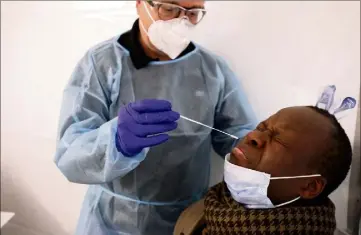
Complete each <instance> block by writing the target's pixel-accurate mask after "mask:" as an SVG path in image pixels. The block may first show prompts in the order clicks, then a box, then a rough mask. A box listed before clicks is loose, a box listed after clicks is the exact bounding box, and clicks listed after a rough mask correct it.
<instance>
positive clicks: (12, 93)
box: [1, 1, 360, 235]
mask: <svg viewBox="0 0 361 235" xmlns="http://www.w3.org/2000/svg"><path fill="white" fill-rule="evenodd" d="M134 5H135V3H134V2H121V1H118V2H105V1H102V2H49V1H44V2H10V1H7V2H1V114H2V115H1V137H2V138H1V188H2V190H1V210H8V211H15V212H16V215H15V218H14V219H13V220H12V221H11V223H10V224H9V225H7V226H6V227H5V228H4V230H3V231H2V232H3V234H4V235H7V234H11V235H18V234H29V235H33V234H56V235H65V234H72V233H73V231H74V228H75V225H76V220H77V217H78V214H79V210H80V206H81V201H82V198H83V195H84V192H85V187H84V186H81V185H73V184H70V183H68V182H67V181H66V180H65V178H64V177H63V176H62V175H61V173H60V172H59V171H58V170H57V169H56V167H55V165H54V164H53V155H54V149H55V137H56V129H57V118H58V114H59V109H60V102H61V95H62V89H63V87H64V85H65V83H66V82H67V80H68V78H69V75H70V73H71V71H72V69H73V67H74V66H75V63H76V62H77V61H78V59H79V58H80V57H81V56H82V55H83V53H84V52H85V51H86V49H88V48H89V47H90V46H92V45H94V44H96V43H97V42H100V41H102V40H105V39H107V38H109V37H111V36H114V35H116V34H119V33H121V32H123V31H125V30H127V29H128V28H130V27H131V25H132V22H133V20H134V19H135V17H136V15H135V14H136V11H135V8H134ZM207 7H208V9H209V12H208V14H207V17H206V18H205V20H204V22H203V23H202V24H201V25H200V26H199V31H198V32H197V35H196V36H195V38H196V39H197V41H198V42H200V43H201V44H203V45H204V46H207V47H208V48H209V49H212V50H214V51H216V52H218V54H221V55H223V56H225V57H226V58H227V59H228V61H229V62H230V64H231V66H232V67H233V68H234V69H235V71H236V72H237V73H238V74H239V75H240V76H241V77H242V83H243V84H244V86H245V88H246V90H247V93H248V94H249V97H250V101H251V103H252V104H253V106H254V108H255V110H256V112H257V115H258V116H259V118H260V119H263V118H265V117H267V116H268V115H269V114H271V113H273V112H275V111H277V110H278V109H279V108H282V107H285V106H289V105H299V104H314V103H315V101H316V99H317V97H318V92H319V89H320V87H321V86H324V85H327V84H336V85H337V88H338V92H337V95H338V96H339V97H340V98H343V97H344V96H346V95H347V96H354V97H359V96H358V94H359V85H360V84H359V83H360V45H359V44H360V3H359V2H346V1H343V2H333V1H329V2H293V1H292V2H291V1H290V2H258V1H257V2H244V1H240V2H236V1H235V2H223V1H222V2H208V3H207ZM225 42H226V43H225ZM355 119H356V112H351V114H350V115H349V116H347V117H346V118H344V119H343V120H342V124H343V125H344V127H345V129H346V130H347V133H348V134H349V136H350V138H351V139H352V140H353V137H354V133H355V125H354V124H355ZM213 160H214V162H215V164H216V165H218V167H215V168H213V171H212V172H213V174H212V183H215V182H217V181H218V180H220V178H221V172H222V167H221V166H222V162H221V161H220V160H219V159H217V158H215V157H213ZM347 198H348V181H346V182H345V183H344V185H343V187H342V188H341V189H340V190H339V191H338V192H337V193H336V194H334V195H333V199H335V201H336V206H337V219H338V222H339V227H341V228H346V219H345V218H346V215H347ZM25 231H26V232H25Z"/></svg>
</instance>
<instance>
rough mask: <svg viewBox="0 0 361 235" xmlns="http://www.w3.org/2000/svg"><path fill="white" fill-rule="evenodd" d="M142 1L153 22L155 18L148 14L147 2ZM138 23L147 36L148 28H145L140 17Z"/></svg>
mask: <svg viewBox="0 0 361 235" xmlns="http://www.w3.org/2000/svg"><path fill="white" fill-rule="evenodd" d="M142 3H143V5H144V8H145V11H146V12H147V14H148V16H149V18H150V19H151V20H152V21H153V23H154V22H155V20H154V19H153V17H152V15H151V14H150V12H149V9H148V6H147V4H146V3H145V1H142ZM139 23H140V27H142V29H143V31H144V32H145V33H146V34H147V35H148V36H149V34H148V30H146V29H145V27H144V24H143V22H142V21H141V20H140V19H139Z"/></svg>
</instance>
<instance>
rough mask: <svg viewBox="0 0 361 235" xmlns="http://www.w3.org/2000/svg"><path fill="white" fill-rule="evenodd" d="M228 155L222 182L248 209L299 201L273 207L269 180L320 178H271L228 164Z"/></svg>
mask: <svg viewBox="0 0 361 235" xmlns="http://www.w3.org/2000/svg"><path fill="white" fill-rule="evenodd" d="M229 160H230V155H229V154H228V155H227V156H226V158H225V162H224V181H225V182H226V185H227V188H228V190H229V191H230V193H231V195H232V198H233V199H234V200H235V201H237V202H239V203H241V204H243V205H244V206H245V207H246V208H250V209H266V208H275V207H280V206H284V205H287V204H290V203H292V202H294V201H297V200H298V199H300V197H297V198H295V199H293V200H291V201H287V202H284V203H282V204H278V205H273V203H272V201H271V200H270V199H269V198H268V196H267V190H268V186H269V184H270V181H271V180H284V179H297V178H309V177H317V176H321V175H319V174H317V175H305V176H289V177H271V175H270V174H267V173H264V172H260V171H255V170H251V169H247V168H244V167H241V166H237V165H234V164H232V163H230V162H229Z"/></svg>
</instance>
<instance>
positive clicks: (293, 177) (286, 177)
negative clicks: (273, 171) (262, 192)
mask: <svg viewBox="0 0 361 235" xmlns="http://www.w3.org/2000/svg"><path fill="white" fill-rule="evenodd" d="M319 176H321V175H320V174H314V175H300V176H281V177H271V178H270V179H271V180H285V179H301V178H312V177H319Z"/></svg>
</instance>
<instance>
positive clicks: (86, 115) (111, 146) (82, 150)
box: [55, 53, 148, 184]
mask: <svg viewBox="0 0 361 235" xmlns="http://www.w3.org/2000/svg"><path fill="white" fill-rule="evenodd" d="M108 87H110V86H109V82H108V81H107V78H106V77H105V74H104V75H103V76H102V74H100V73H97V71H96V67H95V65H94V60H93V57H92V55H91V53H87V55H86V56H84V58H83V59H82V60H81V61H80V62H79V63H78V65H77V67H76V68H75V70H74V72H73V74H72V76H71V79H70V81H69V83H68V85H67V87H66V88H65V90H64V95H63V102H62V107H61V113H60V121H59V133H58V140H57V149H56V154H55V163H56V165H57V166H58V168H59V169H60V171H61V172H62V173H63V174H64V175H65V176H66V177H67V179H68V180H69V181H71V182H74V183H81V184H101V183H107V182H110V181H112V180H114V179H115V178H118V177H122V176H124V175H126V174H127V173H128V172H130V171H131V170H133V169H134V168H136V167H137V166H138V165H139V163H140V162H141V161H142V160H144V158H145V156H146V153H147V151H148V149H144V150H143V151H142V152H141V153H139V154H138V155H136V156H134V157H132V158H129V157H125V156H123V155H122V154H121V153H119V152H118V151H117V149H116V147H115V134H116V131H117V119H118V118H113V119H111V120H109V103H110V94H111V92H110V88H108Z"/></svg>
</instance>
